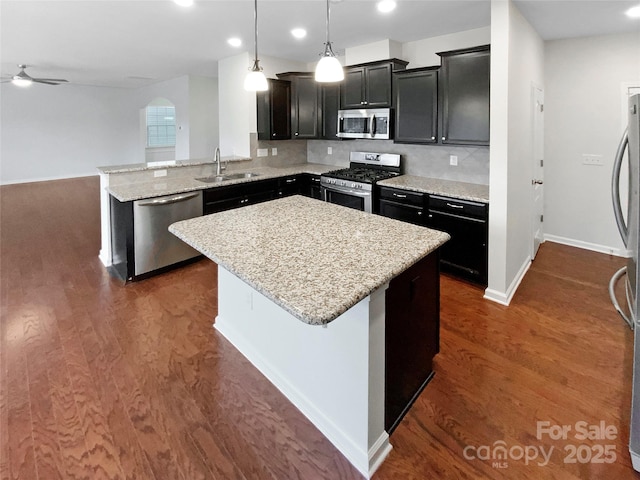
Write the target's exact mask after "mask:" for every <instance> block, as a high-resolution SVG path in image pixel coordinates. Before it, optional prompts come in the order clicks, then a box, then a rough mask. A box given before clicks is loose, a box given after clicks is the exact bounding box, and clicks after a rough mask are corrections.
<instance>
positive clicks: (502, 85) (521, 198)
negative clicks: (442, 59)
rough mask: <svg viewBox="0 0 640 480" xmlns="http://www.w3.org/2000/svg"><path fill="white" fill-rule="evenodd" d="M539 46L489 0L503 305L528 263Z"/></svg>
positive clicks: (497, 286)
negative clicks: (534, 91)
mask: <svg viewBox="0 0 640 480" xmlns="http://www.w3.org/2000/svg"><path fill="white" fill-rule="evenodd" d="M543 71H544V46H543V42H542V40H541V38H540V36H539V35H538V34H537V33H536V32H535V30H534V29H533V28H532V27H531V25H529V23H528V22H527V21H526V20H525V19H524V17H522V15H521V14H520V12H519V11H518V9H517V8H516V7H515V6H514V5H513V4H512V3H511V1H505V0H492V2H491V149H490V179H489V189H490V193H489V195H490V202H491V203H490V207H489V285H488V288H487V290H486V293H485V295H486V297H487V298H490V299H492V300H495V301H498V302H500V303H505V304H508V303H509V302H510V300H511V297H512V295H513V294H514V293H515V290H516V289H517V286H518V284H519V282H520V280H521V279H522V277H523V275H524V273H526V269H527V268H528V266H529V264H530V261H531V256H530V253H531V243H532V241H533V240H532V239H533V233H532V224H531V216H532V199H531V178H532V177H531V175H532V166H533V150H532V132H533V110H532V100H531V86H532V84H535V85H538V86H542V84H543Z"/></svg>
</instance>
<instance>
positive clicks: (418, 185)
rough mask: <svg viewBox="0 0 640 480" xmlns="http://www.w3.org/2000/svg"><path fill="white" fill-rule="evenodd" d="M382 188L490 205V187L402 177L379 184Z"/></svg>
mask: <svg viewBox="0 0 640 480" xmlns="http://www.w3.org/2000/svg"><path fill="white" fill-rule="evenodd" d="M378 185H380V186H381V187H394V188H400V189H403V190H409V191H414V192H420V193H429V194H431V195H443V196H445V197H454V198H459V199H461V200H471V201H474V202H482V203H489V185H479V184H476V183H465V182H457V181H453V180H442V179H439V178H428V177H418V176H415V175H400V176H398V177H394V178H390V179H387V180H382V181H380V182H378Z"/></svg>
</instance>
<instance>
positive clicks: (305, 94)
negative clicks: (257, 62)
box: [278, 72, 321, 139]
mask: <svg viewBox="0 0 640 480" xmlns="http://www.w3.org/2000/svg"><path fill="white" fill-rule="evenodd" d="M278 78H279V79H282V80H288V81H290V82H291V138H306V139H308V138H319V137H320V128H321V108H320V98H321V97H320V84H319V83H317V82H316V81H315V78H314V74H313V73H312V72H311V73H310V72H287V73H279V74H278Z"/></svg>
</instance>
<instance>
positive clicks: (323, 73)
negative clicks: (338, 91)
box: [315, 0, 344, 83]
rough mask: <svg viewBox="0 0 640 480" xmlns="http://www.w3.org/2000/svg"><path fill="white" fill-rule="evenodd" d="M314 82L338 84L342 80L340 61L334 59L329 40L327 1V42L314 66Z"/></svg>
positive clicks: (342, 73) (342, 72)
mask: <svg viewBox="0 0 640 480" xmlns="http://www.w3.org/2000/svg"><path fill="white" fill-rule="evenodd" d="M315 79H316V82H326V83H330V82H340V81H342V80H343V79H344V71H343V70H342V65H340V61H339V60H338V59H337V58H336V55H335V54H334V53H333V49H332V48H331V41H330V40H329V0H327V42H326V43H325V44H324V53H323V54H322V58H321V59H320V61H319V62H318V65H317V66H316V75H315Z"/></svg>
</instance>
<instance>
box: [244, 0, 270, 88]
mask: <svg viewBox="0 0 640 480" xmlns="http://www.w3.org/2000/svg"><path fill="white" fill-rule="evenodd" d="M253 19H254V32H255V43H254V52H255V58H254V60H253V66H252V67H251V68H250V69H249V70H250V72H249V73H248V74H247V76H246V78H245V79H244V89H245V90H248V91H250V92H264V91H265V90H269V84H268V83H267V77H265V76H264V73H262V67H261V66H260V60H258V0H254V2H253Z"/></svg>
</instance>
